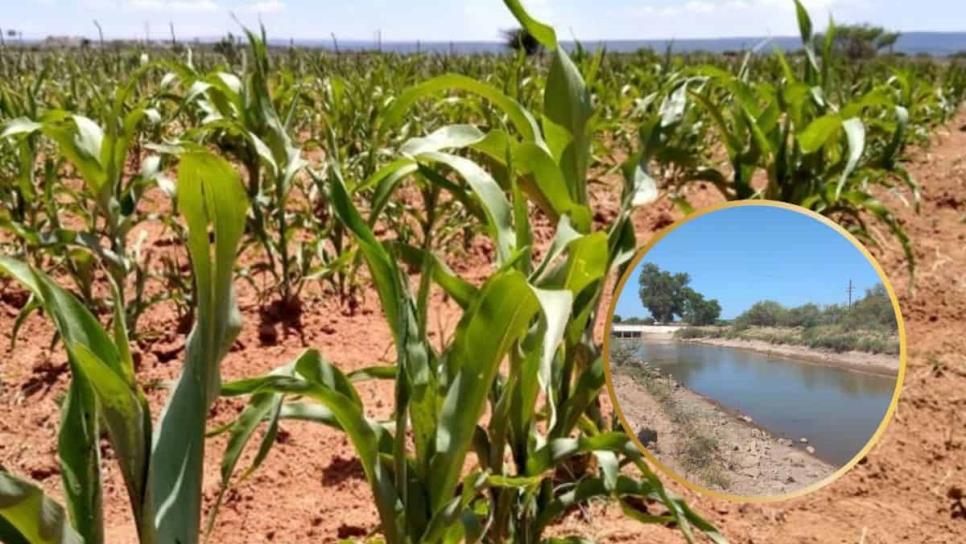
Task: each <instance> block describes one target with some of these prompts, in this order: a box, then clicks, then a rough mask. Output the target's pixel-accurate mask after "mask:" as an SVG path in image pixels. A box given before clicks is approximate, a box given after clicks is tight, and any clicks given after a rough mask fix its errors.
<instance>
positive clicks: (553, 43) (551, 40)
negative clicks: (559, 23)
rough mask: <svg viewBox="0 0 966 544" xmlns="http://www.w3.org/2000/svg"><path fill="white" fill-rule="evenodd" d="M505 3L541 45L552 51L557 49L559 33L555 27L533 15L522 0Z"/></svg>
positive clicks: (509, 0) (508, 0)
mask: <svg viewBox="0 0 966 544" xmlns="http://www.w3.org/2000/svg"><path fill="white" fill-rule="evenodd" d="M503 3H504V4H506V7H508V8H510V12H511V13H512V14H513V16H514V17H516V19H517V21H519V22H520V25H521V26H523V28H524V29H525V30H526V31H527V32H528V33H530V35H531V36H533V37H534V38H536V39H537V41H538V42H540V45H542V46H544V47H546V48H547V49H549V50H551V51H553V50H555V49H557V33H556V31H554V29H553V27H551V26H549V25H546V24H544V23H541V22H540V21H537V20H536V19H534V18H533V17H531V16H530V14H529V13H527V10H526V9H525V8H524V7H523V4H521V3H520V0H504V2H503Z"/></svg>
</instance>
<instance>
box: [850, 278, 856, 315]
mask: <svg viewBox="0 0 966 544" xmlns="http://www.w3.org/2000/svg"><path fill="white" fill-rule="evenodd" d="M854 290H855V286H854V285H853V284H852V280H851V279H850V280H849V288H848V292H849V309H850V310H851V309H852V291H854Z"/></svg>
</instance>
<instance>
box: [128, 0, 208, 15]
mask: <svg viewBox="0 0 966 544" xmlns="http://www.w3.org/2000/svg"><path fill="white" fill-rule="evenodd" d="M124 7H126V8H128V9H131V10H134V11H165V12H169V13H170V12H174V13H185V12H213V11H218V10H219V9H220V8H219V6H218V4H216V3H215V2H214V1H213V0H193V1H191V0H128V1H127V2H126V4H125V6H124Z"/></svg>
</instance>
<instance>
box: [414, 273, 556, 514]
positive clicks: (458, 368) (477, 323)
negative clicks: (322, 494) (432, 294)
mask: <svg viewBox="0 0 966 544" xmlns="http://www.w3.org/2000/svg"><path fill="white" fill-rule="evenodd" d="M539 309H540V304H539V302H538V300H537V298H536V297H535V296H534V294H533V292H532V290H531V288H530V286H529V284H528V283H527V281H526V278H525V277H524V276H523V275H522V274H520V273H519V272H516V271H507V272H502V273H498V274H496V275H495V276H493V277H492V278H491V279H490V280H488V281H487V282H486V284H485V285H484V286H483V288H482V289H481V290H480V295H479V297H478V298H477V300H476V301H474V303H473V305H471V307H470V308H469V309H468V310H467V311H466V313H465V314H464V315H463V319H461V320H460V324H459V326H458V327H457V329H456V333H455V336H454V340H453V343H452V345H451V347H450V350H449V351H448V353H447V354H446V359H445V361H446V362H445V365H446V368H447V374H448V375H449V376H451V377H452V378H451V380H450V381H449V386H448V388H447V391H446V394H445V396H444V399H443V403H442V406H441V408H440V413H439V422H438V424H437V427H436V443H435V453H434V454H433V458H432V460H431V462H430V463H429V466H431V467H433V470H432V472H431V473H430V474H429V481H430V484H429V489H430V490H431V501H430V507H431V508H432V510H433V511H437V510H438V509H440V508H441V507H442V506H443V505H444V504H445V503H446V502H447V501H448V500H449V498H450V497H452V493H453V490H454V489H455V487H456V484H457V482H458V480H459V475H460V471H461V470H462V468H463V459H464V457H465V455H466V452H467V451H468V450H469V447H470V444H471V442H472V438H473V430H474V429H475V428H476V422H477V421H478V420H479V417H480V415H481V414H482V413H483V408H484V406H485V402H486V395H487V392H488V391H489V389H490V384H491V383H492V382H493V379H494V377H495V376H496V373H497V370H498V367H499V365H500V362H501V361H502V360H503V358H504V357H505V356H506V353H507V351H508V350H509V349H510V347H511V346H512V345H513V343H514V342H515V341H516V340H517V339H519V338H521V337H522V336H523V334H524V333H525V332H526V330H527V328H528V327H529V324H530V320H531V319H533V317H534V315H536V313H537V312H538V311H539ZM481 339H486V341H485V342H484V341H481Z"/></svg>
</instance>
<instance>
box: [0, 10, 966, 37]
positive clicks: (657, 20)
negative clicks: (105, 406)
mask: <svg viewBox="0 0 966 544" xmlns="http://www.w3.org/2000/svg"><path fill="white" fill-rule="evenodd" d="M524 2H525V4H526V5H527V6H528V7H529V8H530V9H531V11H532V12H533V13H534V14H536V15H538V16H539V17H541V18H543V19H545V20H547V21H548V22H551V23H553V24H554V25H555V26H556V27H557V28H558V29H559V30H560V31H561V34H562V35H563V36H565V37H568V38H569V37H571V36H576V37H577V38H579V39H580V40H585V41H590V40H601V39H668V38H678V39H685V38H709V37H734V36H741V37H747V36H790V35H796V34H797V27H796V23H795V16H794V12H793V8H792V1H791V0H529V1H527V0H524ZM804 2H805V4H807V5H808V6H809V7H810V8H811V9H812V12H813V18H814V19H815V21H816V25H817V26H819V27H822V26H824V22H825V21H826V20H827V14H828V13H829V11H831V12H833V13H834V14H835V17H836V20H840V21H846V22H863V21H868V22H873V23H876V24H880V25H884V26H887V27H889V28H895V29H899V30H904V31H913V30H934V31H966V2H963V1H962V0H918V1H916V2H909V1H907V0H804ZM2 4H3V5H2V10H0V28H2V29H3V30H4V31H6V30H7V29H10V28H15V29H17V30H20V31H22V32H23V33H24V35H25V36H27V37H32V38H42V37H45V36H48V35H52V34H57V35H83V36H88V37H95V36H96V29H95V28H94V25H93V23H92V20H93V19H95V18H96V19H98V20H99V21H100V23H101V24H102V25H103V27H104V31H105V34H106V35H107V36H108V37H109V38H115V37H126V38H130V37H143V36H144V35H145V33H146V32H149V33H150V35H151V36H152V37H155V38H162V37H166V36H168V23H169V22H170V23H173V24H174V26H175V30H176V32H177V34H178V35H179V36H180V37H182V38H188V37H199V36H200V37H217V36H222V35H224V34H225V33H226V32H228V31H236V32H237V29H238V26H237V24H236V23H234V22H233V20H232V18H231V15H230V14H231V13H235V14H236V16H237V17H238V18H239V19H241V20H242V21H243V22H245V23H246V24H250V25H251V24H255V23H256V22H257V20H258V18H259V17H261V18H262V20H263V21H264V22H265V24H266V25H267V27H268V29H269V36H270V37H272V38H276V39H288V38H298V39H312V38H319V39H328V37H329V34H330V33H331V32H335V33H336V35H337V36H338V37H340V38H341V39H344V40H349V39H361V40H371V39H373V37H374V36H375V34H376V32H377V30H380V29H381V30H382V35H383V39H384V40H386V41H412V40H417V39H421V40H425V41H450V40H453V41H473V40H486V41H488V40H496V39H499V29H502V28H509V27H512V26H514V25H513V19H512V18H511V17H510V16H509V14H508V12H507V10H506V8H505V7H504V6H503V3H502V2H501V1H500V0H462V1H447V0H396V1H393V0H352V1H343V0H338V1H336V0H319V1H311V0H20V1H13V0H3V2H2Z"/></svg>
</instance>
